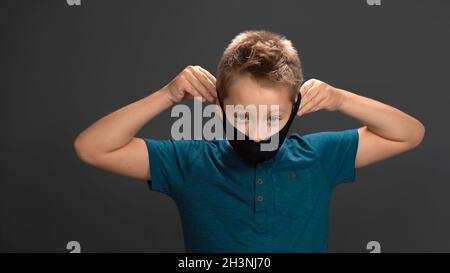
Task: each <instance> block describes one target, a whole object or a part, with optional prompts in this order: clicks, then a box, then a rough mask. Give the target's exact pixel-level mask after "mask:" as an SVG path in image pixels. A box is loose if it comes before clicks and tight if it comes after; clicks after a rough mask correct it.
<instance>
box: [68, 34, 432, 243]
mask: <svg viewBox="0 0 450 273" xmlns="http://www.w3.org/2000/svg"><path fill="white" fill-rule="evenodd" d="M193 97H201V98H202V100H208V101H210V102H211V103H213V104H216V105H218V106H220V107H221V109H222V111H223V114H225V116H226V119H225V118H224V119H223V120H224V124H225V123H226V122H225V120H226V121H227V122H230V123H231V124H232V128H233V130H234V133H235V134H234V135H233V137H234V136H235V135H236V133H237V134H239V133H240V134H243V135H244V136H245V139H244V140H239V139H235V138H231V139H228V140H213V141H204V140H180V141H174V140H163V141H156V140H153V139H148V138H146V139H140V138H136V137H134V136H135V134H136V133H137V132H138V131H139V129H141V128H142V127H143V126H144V125H145V124H146V123H147V122H149V121H150V120H152V119H153V118H154V117H155V116H156V115H158V114H159V113H160V112H161V111H163V110H164V109H166V108H168V107H170V106H172V105H174V104H176V103H179V102H181V101H182V100H184V99H189V98H193ZM233 105H243V106H248V105H255V106H258V107H259V106H262V105H276V106H278V108H277V109H278V110H277V111H275V110H274V111H265V112H263V111H261V110H260V109H261V108H258V107H257V108H258V110H257V111H256V115H257V116H258V120H259V121H261V120H262V121H265V122H263V123H264V125H266V128H268V130H262V129H261V127H262V126H261V124H259V123H258V124H256V125H255V124H253V123H254V119H251V117H250V116H249V115H248V113H247V112H245V113H244V114H242V113H240V112H233V113H232V114H231V115H230V114H229V112H225V111H224V109H225V106H233ZM321 109H326V110H328V111H339V112H341V113H343V114H346V115H348V116H351V117H353V118H356V119H358V120H359V121H360V122H361V123H362V124H363V126H361V127H359V128H354V129H348V130H343V131H327V132H318V133H314V134H309V135H303V136H300V135H299V134H296V133H294V134H292V135H291V136H289V137H286V134H287V131H288V130H289V127H290V124H291V122H292V120H293V118H294V117H295V116H300V117H301V116H302V115H304V114H307V113H312V112H316V111H318V110H321ZM253 125H254V126H253ZM258 125H260V126H258ZM252 126H253V128H256V130H255V129H253V130H250V128H252ZM225 127H226V126H225V125H224V128H225ZM280 128H281V129H280ZM266 131H267V132H266ZM424 132H425V129H424V126H423V125H422V124H421V123H420V122H419V121H418V120H416V119H414V118H413V117H411V116H409V115H407V114H405V113H403V112H401V111H400V110H398V109H395V108H393V107H391V106H388V105H386V104H383V103H381V102H378V101H375V100H372V99H369V98H365V97H362V96H359V95H356V94H354V93H351V92H349V91H345V90H342V89H339V88H335V87H333V86H330V85H328V84H326V83H324V82H322V81H319V80H315V79H311V80H308V81H306V82H304V83H303V75H302V70H301V64H300V59H299V57H298V54H297V51H296V49H295V48H294V47H293V46H292V44H291V42H290V41H289V40H287V39H286V38H285V37H283V36H281V35H279V34H277V33H273V32H268V31H245V32H243V33H240V34H239V35H238V36H236V37H235V38H234V39H233V40H232V42H231V43H230V44H229V46H228V47H227V49H226V50H225V51H224V53H223V56H222V58H221V60H220V63H219V66H218V73H217V80H216V78H215V77H214V76H213V75H212V74H211V73H209V72H208V71H206V70H205V69H203V68H202V67H200V66H188V67H186V68H185V69H184V70H183V71H182V72H181V73H180V74H179V75H178V76H177V77H175V78H174V79H173V80H172V81H171V82H170V83H169V84H167V85H166V86H164V87H163V88H162V89H161V90H159V91H156V92H154V93H152V94H151V95H149V96H148V97H146V98H143V99H141V100H139V101H137V102H134V103H132V104H130V105H127V106H125V107H123V108H121V109H119V110H117V111H115V112H113V113H111V114H109V115H107V116H105V117H103V118H102V119H100V120H99V121H97V122H95V123H94V124H93V125H91V126H90V127H89V128H87V129H86V130H84V131H83V132H82V133H81V134H80V135H79V136H78V137H77V139H76V140H75V143H74V146H75V150H76V152H77V154H78V156H79V157H80V159H81V160H83V161H84V162H86V163H88V164H91V165H94V166H96V167H98V168H101V169H104V170H107V171H111V172H115V173H118V174H121V175H126V176H129V177H133V178H137V179H141V180H144V181H148V182H149V185H150V187H151V189H152V190H154V191H158V192H162V193H164V194H167V195H169V196H170V197H172V198H173V199H174V200H175V202H176V204H177V206H178V209H179V211H180V216H181V220H182V225H183V233H184V239H185V246H186V251H187V252H326V251H327V245H328V216H329V215H328V213H329V204H330V198H331V193H332V190H333V188H334V187H335V186H336V185H338V184H340V183H345V182H352V181H354V180H355V168H360V167H363V166H367V165H369V164H372V163H375V162H378V161H380V160H383V159H386V158H389V157H392V156H394V155H397V154H400V153H403V152H405V151H408V150H410V149H412V148H414V147H416V146H417V145H418V144H419V143H420V142H421V141H422V139H423V136H424ZM227 136H228V135H227ZM274 137H276V138H277V139H278V145H277V146H276V149H272V150H268V151H267V150H265V151H263V150H262V149H260V148H261V145H262V144H263V143H266V141H267V140H268V139H271V138H274Z"/></svg>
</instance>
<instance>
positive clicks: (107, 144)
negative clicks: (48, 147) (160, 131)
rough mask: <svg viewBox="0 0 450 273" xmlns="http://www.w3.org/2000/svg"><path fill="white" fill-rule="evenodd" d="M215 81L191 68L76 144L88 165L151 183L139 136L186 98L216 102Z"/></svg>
mask: <svg viewBox="0 0 450 273" xmlns="http://www.w3.org/2000/svg"><path fill="white" fill-rule="evenodd" d="M211 94H215V78H214V76H212V75H211V74H210V73H209V72H208V71H206V70H205V69H203V68H201V67H200V66H187V67H186V68H185V69H184V70H183V71H182V72H181V73H180V74H178V75H177V77H175V78H174V79H173V80H172V81H171V82H170V83H169V84H167V85H166V86H164V87H163V88H162V89H160V90H158V91H156V92H154V93H152V94H151V95H149V96H147V97H145V98H143V99H141V100H138V101H136V102H134V103H131V104H129V105H127V106H125V107H123V108H120V109H119V110H117V111H115V112H113V113H111V114H109V115H107V116H105V117H103V118H101V119H100V120H98V121H96V122H95V123H94V124H92V125H91V126H90V127H88V128H87V129H85V130H84V131H83V132H81V133H80V134H79V135H78V137H77V138H76V140H75V142H74V147H75V151H76V153H77V155H78V157H79V158H80V159H81V160H82V161H84V162H85V163H87V164H90V165H93V166H95V167H97V168H100V169H103V170H107V171H110V172H113V173H117V174H121V175H125V176H128V177H132V178H137V179H141V180H145V181H147V180H149V179H151V175H150V162H149V154H148V150H147V146H146V143H145V141H144V140H143V139H140V138H136V137H135V135H136V133H137V132H138V131H139V130H140V129H141V128H142V127H143V126H144V125H145V124H146V123H148V122H149V121H150V120H152V119H153V118H154V117H155V116H157V115H158V114H159V113H160V112H162V111H163V110H165V109H166V108H168V107H170V106H171V105H173V104H174V103H178V102H180V101H181V100H183V99H186V98H193V97H196V96H198V97H201V98H203V99H204V98H206V99H208V100H210V101H214V100H215V98H214V97H213V96H211Z"/></svg>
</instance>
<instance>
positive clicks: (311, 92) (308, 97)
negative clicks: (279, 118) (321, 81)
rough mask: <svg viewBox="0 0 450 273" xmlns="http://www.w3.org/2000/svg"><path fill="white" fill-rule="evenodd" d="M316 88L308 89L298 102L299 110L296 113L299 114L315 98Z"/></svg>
mask: <svg viewBox="0 0 450 273" xmlns="http://www.w3.org/2000/svg"><path fill="white" fill-rule="evenodd" d="M317 93H318V92H317V88H314V87H313V88H311V89H308V90H307V91H306V92H305V95H304V97H303V98H302V101H301V102H300V106H299V108H298V109H299V110H298V112H297V113H299V112H300V111H301V110H302V109H303V108H305V107H306V106H307V105H308V104H310V103H311V101H312V100H313V99H314V98H315V96H317Z"/></svg>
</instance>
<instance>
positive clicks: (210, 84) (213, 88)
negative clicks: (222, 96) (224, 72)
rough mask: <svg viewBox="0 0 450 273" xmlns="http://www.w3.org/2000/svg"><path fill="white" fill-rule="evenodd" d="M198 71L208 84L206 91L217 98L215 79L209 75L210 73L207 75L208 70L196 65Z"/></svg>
mask: <svg viewBox="0 0 450 273" xmlns="http://www.w3.org/2000/svg"><path fill="white" fill-rule="evenodd" d="M195 67H196V68H197V69H198V71H199V72H200V73H202V76H204V77H206V80H207V83H208V86H207V88H208V90H209V93H210V94H211V95H212V96H213V97H217V91H216V78H215V77H214V76H213V75H211V73H209V71H208V70H206V69H204V68H203V67H201V66H199V65H197V66H195Z"/></svg>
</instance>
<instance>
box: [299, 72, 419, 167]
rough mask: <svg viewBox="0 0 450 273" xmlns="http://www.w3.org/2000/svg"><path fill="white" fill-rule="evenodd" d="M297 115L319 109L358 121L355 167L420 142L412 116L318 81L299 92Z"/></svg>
mask: <svg viewBox="0 0 450 273" xmlns="http://www.w3.org/2000/svg"><path fill="white" fill-rule="evenodd" d="M300 92H301V93H302V95H303V97H302V102H301V105H300V109H299V112H298V115H299V116H301V115H303V114H305V113H311V112H315V111H318V110H320V109H326V110H328V111H340V112H341V113H344V114H346V115H348V116H351V117H353V118H356V119H358V120H360V121H361V122H362V123H363V124H364V126H363V127H360V128H358V133H359V142H358V150H357V154H356V159H355V167H356V168H359V167H364V166H367V165H369V164H372V163H375V162H377V161H381V160H383V159H386V158H389V157H392V156H394V155H397V154H400V153H403V152H406V151H408V150H410V149H412V148H414V147H416V146H417V145H419V144H420V143H421V142H422V139H423V137H424V134H425V127H424V126H423V124H422V123H421V122H420V121H418V120H417V119H415V118H413V117H412V116H410V115H408V114H406V113H404V112H402V111H400V110H398V109H396V108H394V107H391V106H389V105H386V104H384V103H381V102H379V101H376V100H373V99H370V98H366V97H363V96H360V95H357V94H354V93H352V92H349V91H346V90H343V89H339V88H335V87H333V86H330V85H328V84H326V83H324V82H321V81H319V80H315V79H312V80H309V81H307V82H305V84H304V85H303V86H302V88H301V89H300Z"/></svg>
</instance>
